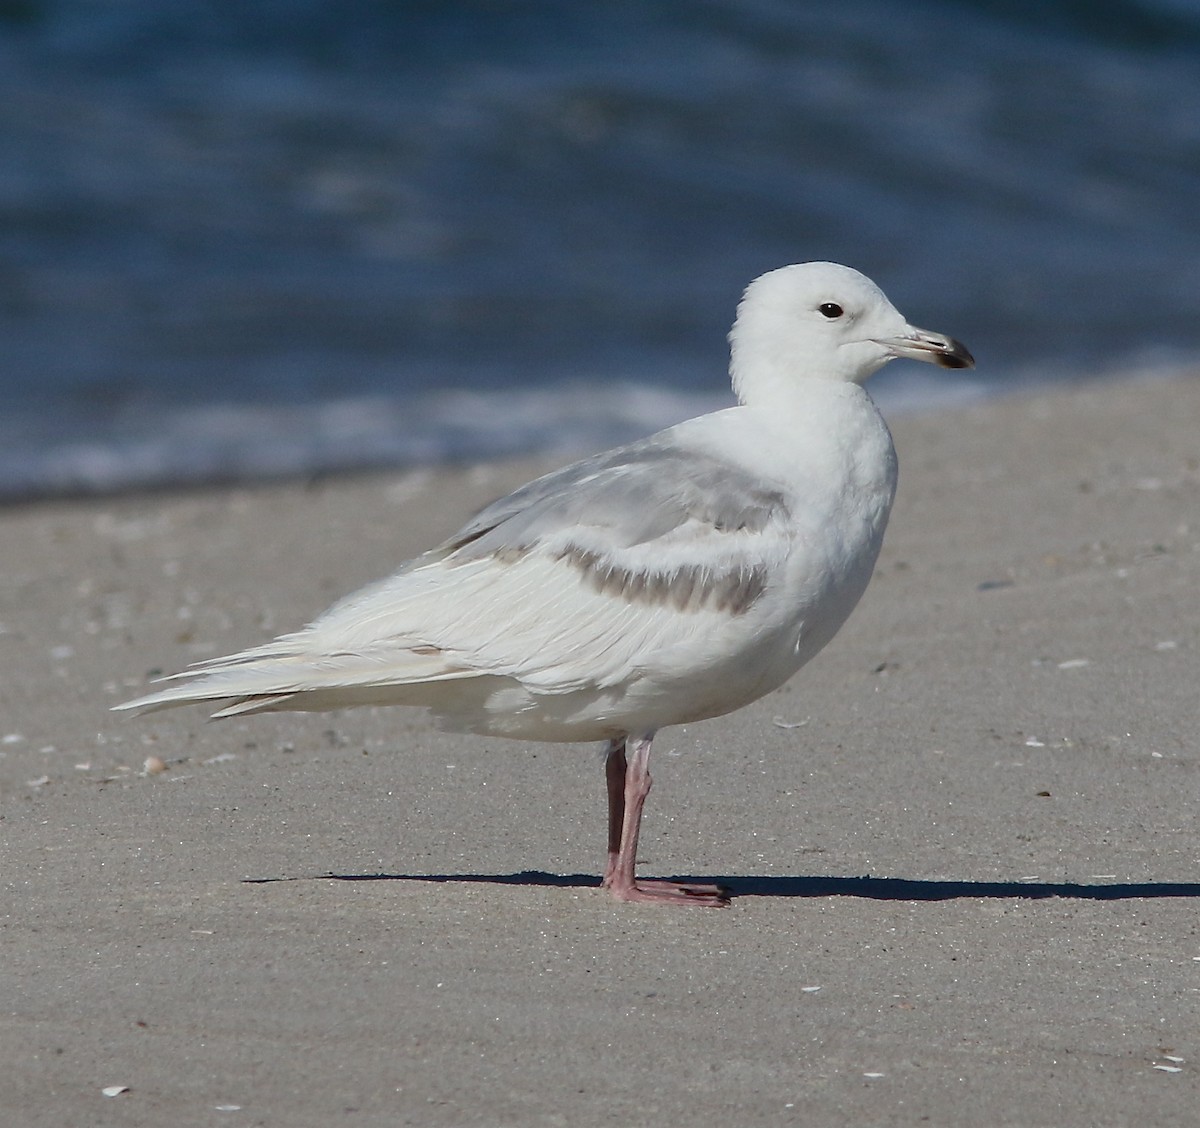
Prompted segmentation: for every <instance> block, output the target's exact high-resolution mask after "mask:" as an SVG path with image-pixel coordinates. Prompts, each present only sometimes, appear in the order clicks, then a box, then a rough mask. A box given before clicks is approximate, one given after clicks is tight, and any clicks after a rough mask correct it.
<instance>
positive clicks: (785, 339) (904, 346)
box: [729, 262, 975, 402]
mask: <svg viewBox="0 0 1200 1128" xmlns="http://www.w3.org/2000/svg"><path fill="white" fill-rule="evenodd" d="M729 344H730V347H731V352H732V356H731V363H730V372H731V374H732V376H733V387H734V391H735V392H737V394H738V398H739V399H741V400H742V401H743V402H746V401H747V399H748V398H759V397H760V395H762V394H767V395H769V394H770V389H771V388H772V387H775V386H778V385H780V384H781V383H782V384H785V385H786V384H791V383H793V382H794V381H796V380H803V379H821V380H833V381H840V382H845V383H854V384H861V383H862V382H863V381H864V380H865V379H866V378H867V377H868V376H870V375H871V373H873V372H875V371H877V370H878V369H880V368H882V367H883V366H884V365H885V364H887V362H888V361H889V360H894V359H896V357H908V358H910V359H912V360H925V361H929V362H930V363H931V364H937V365H940V366H941V367H942V368H970V367H971V366H972V365H974V363H975V361H974V358H973V357H972V356H971V354H970V353H969V352H967V350H966V349H965V348H963V346H962V345H960V344H959V343H958V341H956V340H954V339H953V338H952V337H947V336H945V335H944V334H942V333H931V332H929V331H928V330H926V329H917V328H915V327H913V326H912V325H909V323H908V322H907V321H906V320H905V319H904V318H903V317H902V316H901V314H900V312H899V310H897V309H896V307H895V306H894V305H892V303H891V302H889V301H888V300H887V297H886V295H885V294H884V293H883V291H882V290H881V289H880V288H879V287H878V286H876V285H875V283H874V282H872V281H871V280H870V279H869V278H867V277H866V276H865V275H862V274H859V272H858V271H857V270H851V269H850V267H848V266H839V265H838V264H837V263H835V262H804V263H799V264H797V265H796V266H785V267H782V268H781V269H779V270H772V271H770V272H769V273H767V274H764V275H762V276H761V277H759V278H756V279H755V280H754V281H753V282H751V283H750V285H749V286H747V287H746V293H745V294H744V295H743V297H742V301H741V304H740V305H739V306H738V312H737V320H736V321H735V322H734V325H733V329H732V330H731V332H730V334H729Z"/></svg>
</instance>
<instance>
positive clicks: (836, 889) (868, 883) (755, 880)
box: [242, 870, 1200, 901]
mask: <svg viewBox="0 0 1200 1128" xmlns="http://www.w3.org/2000/svg"><path fill="white" fill-rule="evenodd" d="M300 880H305V879H303V878H297V877H247V878H243V879H242V883H243V884H245V885H269V884H272V883H274V882H278V881H300ZM307 880H324V881H423V882H429V883H433V884H435V885H452V884H464V885H524V886H547V887H551V888H556V889H595V888H598V887H599V885H600V879H599V878H598V877H596V876H594V875H592V874H582V873H568V874H561V873H544V872H542V871H541V870H524V871H522V872H521V873H325V874H320V875H317V876H314V877H311V878H308V879H307ZM678 880H682V881H689V882H709V883H711V882H715V883H716V884H718V885H720V886H722V887H724V888H725V889H726V890H727V891H728V893H729V895H730V897H733V898H737V897H861V898H866V899H867V900H872V901H953V900H956V899H958V898H960V897H967V898H970V897H991V898H1004V899H1008V898H1017V899H1020V900H1040V899H1043V898H1046V897H1065V898H1070V899H1074V900H1080V901H1124V900H1133V899H1137V898H1159V897H1200V882H1193V881H1139V882H1114V883H1112V884H1107V885H1099V884H1097V885H1092V884H1084V883H1082V882H1075V881H944V880H938V881H922V880H911V879H909V878H904V877H870V876H864V877H751V876H732V877H731V876H726V877H708V878H696V877H686V878H679V879H678Z"/></svg>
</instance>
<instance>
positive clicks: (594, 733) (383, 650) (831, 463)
mask: <svg viewBox="0 0 1200 1128" xmlns="http://www.w3.org/2000/svg"><path fill="white" fill-rule="evenodd" d="M729 343H730V353H731V359H730V376H731V379H732V383H733V390H734V392H735V394H736V396H737V401H738V402H737V406H735V407H730V408H727V409H725V410H723V411H717V412H714V413H712V414H709V415H703V416H700V417H698V418H696V419H691V420H688V421H687V422H684V423H680V424H678V425H677V426H674V427H669V428H668V429H666V430H664V431H660V432H659V433H658V434H655V435H651V436H650V437H649V438H645V439H642V440H640V441H638V442H633V443H630V444H628V445H626V446H622V447H618V448H616V449H615V450H610V451H608V452H606V453H603V454H598V455H595V456H593V457H591V458H585V459H584V460H583V461H581V462H576V463H574V464H573V465H571V466H567V467H566V468H565V469H562V470H556V471H554V472H553V473H550V474H547V475H545V476H544V477H541V478H538V479H536V480H535V481H533V482H530V483H529V484H528V485H525V486H522V487H521V488H520V489H518V490H516V491H515V492H514V493H512V494H509V495H508V496H507V497H505V498H502V499H501V500H499V501H496V502H494V503H492V504H491V505H489V506H487V507H486V508H485V509H483V510H482V511H481V512H479V513H478V514H477V515H476V516H475V517H474V518H472V519H471V520H470V521H468V522H467V524H466V525H464V526H463V528H462V529H460V530H459V531H458V532H457V533H455V534H454V536H452V537H450V539H449V540H447V541H445V542H443V543H442V544H441V545H439V546H438V547H436V548H434V549H432V550H431V551H429V552H426V553H425V554H424V555H422V556H418V557H417V558H416V559H414V560H412V561H410V562H408V563H407V564H405V565H404V566H403V567H402V568H401V569H400V570H399V571H398V572H397V573H396V574H395V575H393V576H391V577H390V578H389V579H385V580H383V581H381V582H379V583H375V584H372V585H370V586H368V587H366V588H364V589H362V590H361V591H359V592H357V593H355V594H353V595H350V596H348V597H347V598H345V599H343V600H341V601H340V602H338V603H336V604H335V605H334V606H333V607H332V608H330V609H329V610H328V611H326V612H325V614H323V615H321V616H320V617H319V618H318V619H316V620H315V621H314V622H312V623H311V624H310V625H309V626H307V627H305V628H303V629H302V630H299V631H296V632H294V633H291V634H285V635H282V636H281V637H279V638H277V639H276V640H275V641H274V642H269V643H267V644H265V645H263V646H257V647H254V648H252V649H250V650H244V651H241V652H240V653H237V654H232V655H229V656H227V657H224V658H217V659H213V660H211V661H207V662H201V663H198V664H196V665H195V666H193V667H191V668H189V669H187V670H186V671H184V672H183V673H180V674H175V675H173V676H171V677H168V678H166V679H164V680H165V681H167V682H171V683H173V684H170V685H168V686H167V688H165V689H162V690H160V691H158V692H155V693H151V694H149V695H148V696H145V697H141V698H139V699H137V700H135V701H129V702H125V703H124V704H121V705H118V706H116V708H117V709H133V710H154V709H161V708H165V707H169V706H175V705H181V704H185V703H189V702H224V701H228V702H229V704H227V705H225V706H224V707H223V708H221V709H220V710H219V711H218V712H216V713H214V714H213V715H214V716H216V717H229V716H235V715H238V714H244V713H261V712H267V711H274V710H303V711H307V710H326V709H337V708H342V707H345V706H358V705H414V706H421V707H424V708H425V709H427V710H429V711H430V712H431V713H432V714H433V715H434V717H435V718H436V719H437V720H438V722H439V723H440V724H441V726H442V727H444V728H446V729H449V730H451V731H456V732H471V733H480V734H486V735H490V736H502V737H511V738H516V739H520V740H525V741H555V742H560V741H564V742H565V741H604V742H605V777H606V783H607V791H608V857H607V864H606V866H605V870H604V879H603V883H602V884H603V885H604V886H605V887H606V888H607V889H608V890H609V892H610V893H611V894H612V895H613V896H614V897H615V898H616V899H617V900H619V901H633V902H652V903H666V904H674V905H697V906H721V905H725V904H728V894H727V892H726V891H725V890H724V889H723V888H722V887H721V886H718V885H709V884H699V883H690V882H679V881H664V880H650V879H641V878H639V877H638V876H637V874H636V865H637V845H638V832H639V829H640V827H641V821H642V811H643V807H644V805H645V802H646V796H647V794H648V793H649V791H650V784H651V778H650V770H649V762H650V746H651V742H652V741H653V739H654V735H655V733H656V732H657V731H658V730H659V729H661V728H663V727H664V726H666V725H679V724H687V723H690V722H693V721H700V720H703V719H705V718H709V717H716V716H720V715H723V714H725V713H730V712H732V711H733V710H735V709H740V708H741V707H742V706H744V705H748V704H749V703H750V702H752V701H755V700H756V699H758V698H759V697H762V696H763V695H764V694H766V693H770V692H771V690H773V689H776V688H778V687H779V686H781V685H782V684H783V683H784V682H785V681H787V680H788V678H790V677H791V676H792V675H793V674H794V673H795V672H796V671H797V670H799V669H800V667H801V666H803V665H804V664H805V663H806V662H807V661H808V660H809V659H810V658H812V657H813V656H814V655H815V654H816V653H817V652H818V651H819V650H820V649H821V648H822V647H823V646H824V645H825V644H826V643H827V642H828V641H829V640H830V639H831V638H832V637H833V636H834V634H835V633H836V632H837V631H838V629H839V628H840V627H841V625H842V624H843V623H844V622H845V621H846V618H847V616H848V615H849V614H850V612H851V611H852V610H853V608H854V606H855V605H856V604H857V603H858V601H859V598H860V597H861V596H862V594H863V591H864V590H865V589H866V587H867V583H868V581H869V580H870V578H871V573H872V571H873V569H874V566H875V560H876V557H877V556H878V554H879V548H880V545H881V543H882V541H883V534H884V529H885V527H886V525H887V521H888V514H889V512H890V510H891V507H892V499H893V497H894V495H895V490H896V452H895V448H894V447H893V445H892V438H891V434H890V433H889V431H888V428H887V425H886V423H885V422H884V420H883V417H882V416H881V415H880V413H879V411H878V409H877V408H876V407H875V404H874V403H873V402H872V400H871V398H870V396H869V395H868V394H867V393H866V391H865V390H864V389H863V387H862V384H863V382H864V381H865V380H866V379H867V377H869V376H870V375H871V374H872V373H873V372H875V371H876V370H877V369H879V368H881V367H882V366H883V365H884V364H886V363H887V362H888V361H890V360H892V359H894V358H897V357H907V358H910V359H914V360H923V361H929V362H932V363H934V364H937V365H940V366H941V367H943V368H967V367H970V366H971V365H973V364H974V361H973V359H972V357H971V354H970V353H969V352H967V350H966V349H965V348H964V347H963V346H962V345H961V344H959V343H958V342H957V341H955V340H954V339H952V338H950V337H946V336H943V335H942V334H940V333H931V332H928V331H926V330H924V329H916V328H914V327H913V326H911V325H909V324H908V322H907V321H906V320H905V319H904V318H903V317H902V316H901V315H900V313H899V312H898V311H897V310H896V309H895V307H894V306H893V305H892V304H891V302H889V301H888V299H887V298H886V297H885V296H884V294H883V292H882V291H881V290H880V289H879V288H878V287H877V286H876V285H875V284H874V283H873V282H871V280H870V279H868V278H866V277H865V276H864V275H862V274H859V273H858V272H857V271H855V270H852V269H850V268H849V267H846V266H841V265H838V264H836V263H828V262H809V263H800V264H797V265H794V266H785V267H783V268H781V269H779V270H773V271H770V272H769V273H767V274H764V275H762V276H761V277H759V278H757V279H755V280H754V281H753V282H751V283H750V285H749V286H748V287H747V288H746V291H745V293H744V295H743V297H742V300H741V303H740V304H739V306H738V309H737V317H736V320H735V322H734V325H733V329H732V330H731V332H730V334H729Z"/></svg>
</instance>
